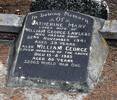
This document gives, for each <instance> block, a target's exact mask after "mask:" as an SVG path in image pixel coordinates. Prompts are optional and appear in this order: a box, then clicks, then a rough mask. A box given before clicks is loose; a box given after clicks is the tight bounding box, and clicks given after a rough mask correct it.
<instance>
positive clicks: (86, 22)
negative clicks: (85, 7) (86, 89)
mask: <svg viewBox="0 0 117 100" xmlns="http://www.w3.org/2000/svg"><path fill="white" fill-rule="evenodd" d="M92 27H93V19H92V18H90V17H87V16H85V15H81V14H79V13H75V12H71V11H67V12H64V11H53V12H52V11H42V12H37V13H33V14H30V15H28V16H27V19H26V22H25V27H24V28H23V32H22V35H21V38H20V44H19V49H20V50H19V51H18V56H17V58H16V65H15V66H16V69H15V73H16V75H19V76H20V75H21V72H20V71H19V67H20V69H21V67H22V70H21V71H22V73H23V75H25V76H29V77H41V78H45V79H55V80H68V81H81V80H83V81H84V80H86V72H87V66H88V59H89V53H90V50H89V48H90V45H91V37H92V30H93V28H92ZM26 69H27V71H26ZM32 70H34V71H35V72H32ZM28 71H29V72H28ZM54 71H55V72H54ZM19 72H20V73H19ZM45 73H46V74H45ZM47 73H48V74H47ZM43 74H45V75H43ZM60 74H61V75H60ZM48 75H49V76H48ZM62 75H63V76H62ZM80 76H81V77H82V78H81V77H80Z"/></svg>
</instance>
